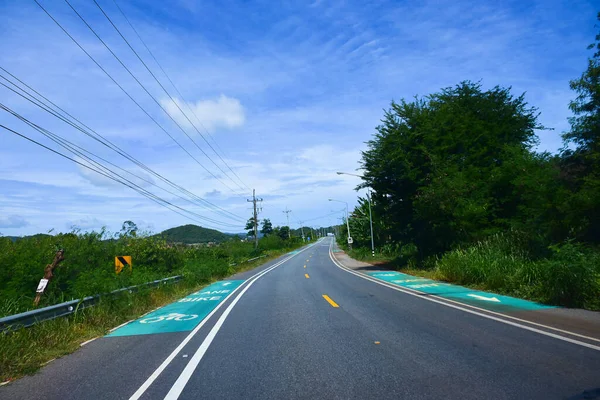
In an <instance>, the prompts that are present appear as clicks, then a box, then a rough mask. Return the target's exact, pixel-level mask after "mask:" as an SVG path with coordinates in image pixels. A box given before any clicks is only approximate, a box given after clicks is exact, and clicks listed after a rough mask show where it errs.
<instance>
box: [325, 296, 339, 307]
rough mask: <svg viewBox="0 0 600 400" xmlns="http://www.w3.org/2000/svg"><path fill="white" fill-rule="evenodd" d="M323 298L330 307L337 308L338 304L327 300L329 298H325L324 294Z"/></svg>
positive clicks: (329, 299)
mask: <svg viewBox="0 0 600 400" xmlns="http://www.w3.org/2000/svg"><path fill="white" fill-rule="evenodd" d="M323 298H324V299H325V300H326V301H327V302H328V303H329V304H330V305H331V307H335V308H338V307H339V306H338V304H337V303H336V302H335V301H333V300H331V298H329V296H327V295H326V294H324V295H323Z"/></svg>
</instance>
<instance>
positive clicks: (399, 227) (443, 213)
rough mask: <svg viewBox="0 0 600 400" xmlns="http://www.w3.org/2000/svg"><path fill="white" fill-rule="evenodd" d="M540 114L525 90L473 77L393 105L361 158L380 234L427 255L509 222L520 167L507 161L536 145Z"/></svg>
mask: <svg viewBox="0 0 600 400" xmlns="http://www.w3.org/2000/svg"><path fill="white" fill-rule="evenodd" d="M537 117H538V113H537V110H536V109H535V108H532V107H529V106H528V105H527V103H526V102H525V100H524V96H523V95H521V96H517V97H515V96H513V95H512V94H511V92H510V89H507V88H502V87H498V86H497V87H494V88H492V89H489V90H483V89H482V87H481V85H480V84H479V83H473V82H469V81H466V82H462V83H460V84H459V85H457V86H455V87H451V88H445V89H442V90H441V91H440V92H439V93H434V94H432V95H429V96H426V97H424V98H416V99H414V100H413V101H410V102H408V101H405V100H402V101H400V102H399V103H392V106H391V108H390V110H388V111H387V112H386V114H385V117H384V119H383V120H382V124H381V125H380V126H379V127H377V133H376V134H375V137H374V138H373V139H372V140H371V141H369V142H368V143H367V144H368V149H367V150H366V151H365V152H363V159H362V165H363V167H364V168H365V170H366V172H365V174H364V177H365V183H364V184H363V186H368V187H371V188H372V189H373V190H374V192H375V193H374V209H375V212H376V214H378V215H382V216H384V217H385V219H386V224H385V226H384V227H382V229H384V232H382V234H383V236H384V237H385V238H386V239H388V240H391V241H393V242H400V243H404V244H415V245H416V246H417V248H418V251H419V252H420V254H421V256H422V257H424V256H428V255H431V254H436V253H439V252H441V251H444V250H447V249H448V248H450V247H451V246H453V245H454V244H456V243H461V242H464V241H471V240H474V239H478V238H481V237H484V236H486V235H488V234H490V233H492V232H494V231H496V230H499V229H504V228H506V227H507V226H510V224H511V221H512V219H513V218H514V217H515V215H516V214H518V212H519V210H518V204H517V203H516V202H515V201H514V198H513V195H512V194H513V192H514V185H515V183H514V182H513V181H514V178H515V177H516V176H518V174H519V173H522V172H519V171H516V170H515V169H514V168H511V167H507V165H508V166H510V165H511V163H513V159H514V157H521V156H522V155H524V154H527V152H528V151H529V149H530V148H531V146H532V145H534V144H535V143H536V140H537V137H536V136H535V130H536V129H540V128H542V127H541V126H540V125H539V124H538V123H537ZM511 171H512V172H511ZM501 172H502V173H501Z"/></svg>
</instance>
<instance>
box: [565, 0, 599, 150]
mask: <svg viewBox="0 0 600 400" xmlns="http://www.w3.org/2000/svg"><path fill="white" fill-rule="evenodd" d="M597 18H598V21H600V12H599V13H598V17H597ZM588 49H590V50H593V51H594V53H593V54H592V56H591V57H590V58H589V59H588V65H587V69H586V70H585V71H584V72H583V73H582V74H581V76H580V77H579V78H577V79H574V80H572V81H571V82H569V86H570V87H571V89H572V90H574V91H575V93H576V94H577V97H576V98H575V100H572V101H571V102H570V103H569V108H570V109H571V111H572V112H573V114H574V116H573V117H571V118H569V122H570V123H571V131H570V132H567V133H565V134H564V135H563V137H564V139H565V140H566V141H567V142H572V143H575V144H576V145H577V146H578V150H579V151H584V152H588V153H589V154H588V156H590V157H593V158H595V159H596V161H597V159H598V153H600V31H599V32H598V34H596V41H595V42H594V43H592V44H590V45H589V46H588Z"/></svg>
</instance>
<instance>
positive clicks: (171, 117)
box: [64, 0, 243, 195]
mask: <svg viewBox="0 0 600 400" xmlns="http://www.w3.org/2000/svg"><path fill="white" fill-rule="evenodd" d="M64 1H65V3H67V5H68V6H69V7H70V8H71V10H73V12H74V13H75V14H76V15H77V16H78V17H79V19H80V20H81V21H82V22H83V23H84V24H85V26H87V28H88V29H89V30H90V31H91V32H92V33H93V34H94V36H96V38H97V39H98V40H99V41H100V43H102V44H103V45H104V47H106V49H107V50H108V51H109V52H110V54H112V56H113V57H114V58H115V59H116V60H117V61H118V62H119V64H121V66H122V67H123V68H124V69H125V70H126V71H127V72H128V73H129V75H131V77H132V78H133V79H134V80H135V81H136V82H137V83H138V85H140V87H141V88H142V89H143V90H144V91H145V92H146V94H148V96H150V98H152V100H153V101H154V102H155V103H156V105H157V106H158V107H160V109H161V110H162V111H163V112H164V113H165V114H166V115H167V117H169V119H170V120H171V121H172V122H173V123H174V124H175V125H177V127H178V128H179V130H180V131H181V132H183V134H184V135H185V136H187V137H188V139H190V140H191V141H192V143H193V144H194V145H195V146H196V148H197V149H198V150H200V152H201V153H202V154H204V156H205V157H206V158H208V159H209V160H210V161H211V162H212V163H213V164H214V165H215V166H216V167H217V168H218V169H219V171H221V173H223V175H225V176H226V177H227V178H228V179H230V180H231V181H232V182H233V183H235V184H237V183H236V182H235V181H234V180H233V179H231V177H229V176H228V175H227V174H226V173H225V171H223V170H222V169H221V167H219V166H218V165H217V163H215V162H214V160H213V159H212V158H211V157H210V156H209V155H208V154H206V152H205V151H204V150H203V149H202V148H201V147H200V146H199V145H198V143H196V141H195V140H194V139H193V138H192V137H191V136H190V135H189V134H188V133H187V132H186V130H185V129H184V128H183V127H182V126H181V125H180V124H179V123H178V122H177V121H176V120H175V118H173V116H172V115H171V113H169V112H168V111H167V110H166V109H165V108H164V107H163V105H162V104H160V102H159V101H158V100H157V99H156V97H154V96H153V95H152V94H151V93H150V91H149V90H148V89H147V88H146V87H145V86H144V84H143V83H142V82H140V80H139V79H138V78H137V77H136V76H135V74H134V73H133V72H131V70H130V69H129V68H128V67H127V66H126V65H125V63H124V62H123V61H122V60H121V59H120V58H119V56H117V55H116V53H115V52H114V51H113V50H112V49H111V48H110V46H109V45H108V44H106V42H105V41H104V40H102V38H101V37H100V35H98V33H97V32H96V31H95V30H94V28H92V26H91V25H90V24H89V23H88V22H87V21H86V20H85V18H83V16H82V15H81V14H80V13H79V12H78V11H77V10H76V9H75V7H73V5H72V4H71V3H70V2H69V0H64ZM105 16H106V14H105ZM106 17H107V18H108V16H106ZM109 21H110V20H109ZM110 22H111V23H112V21H110ZM113 27H114V28H115V29H116V26H114V25H113ZM117 32H118V33H119V34H120V32H119V31H118V30H117ZM121 37H122V38H123V39H125V38H124V37H123V36H121ZM125 42H126V43H127V44H129V43H128V42H127V41H125ZM130 48H131V47H130ZM131 49H132V50H133V48H131ZM134 54H136V55H137V53H135V51H134ZM140 60H141V59H140ZM142 64H144V62H142ZM144 65H145V64H144ZM151 75H152V76H154V74H152V73H151ZM159 85H160V86H161V87H163V86H162V85H161V84H160V82H159ZM163 89H164V88H163ZM166 93H167V95H168V96H169V97H170V95H169V93H168V92H166ZM171 99H172V98H171ZM175 105H176V106H177V107H178V108H179V106H178V105H177V104H175ZM186 118H187V116H186ZM188 120H189V119H188ZM202 167H203V168H204V169H205V170H206V171H207V172H208V173H210V174H211V175H212V176H213V177H214V178H215V179H219V178H217V176H216V175H214V174H213V173H212V172H211V171H209V170H208V168H206V167H204V165H202ZM222 183H223V184H225V183H224V182H222ZM226 186H227V187H228V188H229V190H231V191H232V192H234V193H236V192H235V190H233V189H232V188H231V187H229V185H226ZM238 186H239V184H238ZM239 187H240V188H241V189H242V190H243V188H242V187H241V186H239ZM236 194H237V195H239V193H236Z"/></svg>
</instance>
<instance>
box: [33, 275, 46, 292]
mask: <svg viewBox="0 0 600 400" xmlns="http://www.w3.org/2000/svg"><path fill="white" fill-rule="evenodd" d="M46 286H48V279H44V278H42V279H40V283H38V287H37V289H35V292H36V293H44V290H45V289H46Z"/></svg>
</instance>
